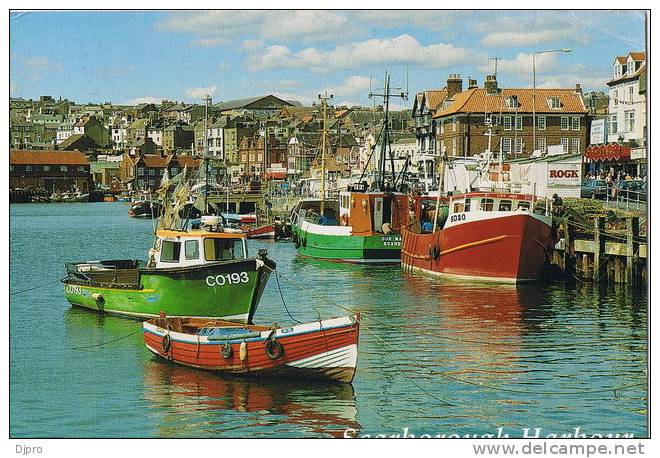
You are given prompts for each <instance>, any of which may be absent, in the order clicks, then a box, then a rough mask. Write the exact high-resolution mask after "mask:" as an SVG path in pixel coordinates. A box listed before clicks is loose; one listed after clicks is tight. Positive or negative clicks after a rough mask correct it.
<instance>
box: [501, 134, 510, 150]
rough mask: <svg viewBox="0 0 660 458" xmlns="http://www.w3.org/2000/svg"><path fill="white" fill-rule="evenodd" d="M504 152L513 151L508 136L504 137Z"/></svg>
mask: <svg viewBox="0 0 660 458" xmlns="http://www.w3.org/2000/svg"><path fill="white" fill-rule="evenodd" d="M502 152H504V153H510V152H511V139H510V138H508V137H504V138H502Z"/></svg>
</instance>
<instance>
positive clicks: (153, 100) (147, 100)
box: [118, 95, 163, 105]
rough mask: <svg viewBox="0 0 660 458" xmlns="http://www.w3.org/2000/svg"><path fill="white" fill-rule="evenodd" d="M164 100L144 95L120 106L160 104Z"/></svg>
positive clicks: (121, 103)
mask: <svg viewBox="0 0 660 458" xmlns="http://www.w3.org/2000/svg"><path fill="white" fill-rule="evenodd" d="M162 100H163V97H152V96H150V95H144V96H141V97H136V98H134V99H131V100H126V101H125V102H120V103H118V105H139V104H141V103H153V104H159V103H160V102H161V101H162Z"/></svg>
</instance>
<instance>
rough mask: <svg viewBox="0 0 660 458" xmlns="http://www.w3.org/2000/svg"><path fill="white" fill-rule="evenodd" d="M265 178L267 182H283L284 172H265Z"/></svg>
mask: <svg viewBox="0 0 660 458" xmlns="http://www.w3.org/2000/svg"><path fill="white" fill-rule="evenodd" d="M266 178H268V179H269V180H285V179H286V170H282V171H277V172H266Z"/></svg>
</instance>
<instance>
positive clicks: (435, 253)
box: [429, 245, 440, 259]
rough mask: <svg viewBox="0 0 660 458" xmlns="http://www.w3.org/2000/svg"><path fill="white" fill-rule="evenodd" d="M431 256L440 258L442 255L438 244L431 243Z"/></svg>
mask: <svg viewBox="0 0 660 458" xmlns="http://www.w3.org/2000/svg"><path fill="white" fill-rule="evenodd" d="M429 256H431V257H432V258H433V259H438V257H439V256H440V248H438V245H429Z"/></svg>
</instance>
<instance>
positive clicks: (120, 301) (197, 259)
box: [63, 219, 275, 323]
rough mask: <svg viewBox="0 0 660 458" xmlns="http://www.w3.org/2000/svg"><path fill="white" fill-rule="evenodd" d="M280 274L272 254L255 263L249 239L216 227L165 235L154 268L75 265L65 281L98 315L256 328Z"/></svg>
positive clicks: (120, 263) (117, 263) (159, 236)
mask: <svg viewBox="0 0 660 458" xmlns="http://www.w3.org/2000/svg"><path fill="white" fill-rule="evenodd" d="M206 222H208V219H207V221H206ZM272 269H275V263H274V262H273V261H272V260H270V259H268V258H267V256H266V252H265V250H264V251H261V250H260V252H259V254H258V255H257V256H256V257H249V255H248V248H247V238H246V236H245V234H243V233H242V232H239V231H236V232H234V231H233V230H229V229H224V228H222V227H221V226H219V225H217V224H216V225H213V224H211V225H204V226H202V228H201V229H195V230H171V229H162V230H158V231H157V232H156V241H155V243H154V247H153V248H152V249H151V250H150V251H149V261H148V262H146V263H145V262H144V261H138V260H135V259H128V260H112V261H88V262H75V263H67V264H66V270H67V277H66V278H65V279H64V280H63V282H64V293H65V295H66V298H67V300H68V301H69V303H71V305H74V306H78V307H84V308H87V309H91V310H94V311H98V312H104V313H112V314H119V315H126V316H131V317H135V318H141V319H142V318H149V317H156V316H159V315H160V313H161V312H164V313H166V314H167V316H186V317H203V318H213V319H223V320H233V321H239V322H244V323H251V322H252V317H253V315H254V312H255V310H256V308H257V305H258V304H259V300H260V299H261V295H262V293H263V291H264V288H265V287H266V283H267V282H268V277H269V275H270V272H271V270H272Z"/></svg>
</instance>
